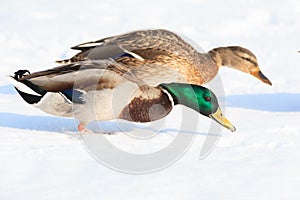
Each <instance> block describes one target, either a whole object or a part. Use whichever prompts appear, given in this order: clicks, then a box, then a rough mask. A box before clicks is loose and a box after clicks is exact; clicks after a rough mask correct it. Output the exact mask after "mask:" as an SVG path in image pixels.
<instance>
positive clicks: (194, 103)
mask: <svg viewBox="0 0 300 200" xmlns="http://www.w3.org/2000/svg"><path fill="white" fill-rule="evenodd" d="M159 86H160V87H162V88H163V89H164V90H165V91H167V92H168V93H169V94H170V95H171V96H172V98H173V101H174V104H175V105H177V104H181V105H185V106H187V107H189V108H192V109H193V110H195V111H197V112H199V113H201V114H202V115H204V116H207V117H210V118H212V119H213V120H215V121H216V122H218V123H219V124H221V125H222V126H224V127H226V128H228V129H230V130H231V131H235V127H234V126H233V125H232V124H231V123H230V122H229V121H228V120H227V119H226V118H225V117H224V115H223V114H222V112H221V109H220V107H219V103H218V99H217V97H216V95H215V94H214V93H213V92H212V91H211V90H209V89H207V88H205V87H202V86H199V85H192V84H183V83H169V84H160V85H159Z"/></svg>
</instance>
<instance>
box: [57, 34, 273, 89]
mask: <svg viewBox="0 0 300 200" xmlns="http://www.w3.org/2000/svg"><path fill="white" fill-rule="evenodd" d="M71 49H75V50H80V51H81V52H79V53H78V54H76V55H75V56H73V57H72V58H70V59H67V60H61V61H57V62H59V63H65V64H66V63H73V62H78V61H84V60H99V59H107V58H113V59H115V60H116V61H117V62H119V63H123V64H126V65H128V66H143V64H156V67H155V69H156V70H153V71H156V72H160V71H161V70H162V69H161V68H160V66H167V67H168V68H171V69H173V70H175V71H177V72H179V74H180V75H181V76H182V77H184V79H185V80H186V82H188V83H191V84H197V85H202V84H204V83H207V82H209V81H210V80H212V79H213V78H214V77H215V76H216V74H217V72H218V70H219V68H220V67H221V66H227V67H230V68H233V69H237V70H239V71H242V72H245V73H248V74H251V75H253V76H255V77H256V78H258V79H259V80H261V81H263V82H264V83H267V84H269V85H272V83H271V81H270V80H269V79H268V78H267V77H266V76H265V75H264V74H263V73H262V72H261V70H260V68H259V65H258V62H257V59H256V56H255V55H254V54H253V53H252V52H251V51H249V50H248V49H245V48H243V47H239V46H229V47H219V48H215V49H212V50H211V51H209V52H208V53H199V52H198V51H197V50H196V49H194V48H193V47H192V46H191V45H190V44H188V43H187V42H185V41H184V40H183V39H182V38H181V37H180V36H178V35H177V34H175V33H173V32H171V31H168V30H162V29H157V30H141V31H133V32H130V33H127V34H122V35H117V36H112V37H107V38H103V39H100V40H97V41H92V42H87V43H83V44H80V45H77V46H74V47H72V48H71ZM167 67H165V68H164V69H167ZM156 72H153V74H152V75H153V76H154V77H155V76H156ZM167 75H168V73H165V76H167ZM162 80H163V79H161V77H157V81H156V82H157V83H160V81H162ZM173 81H174V82H181V80H176V79H175V78H174V80H173Z"/></svg>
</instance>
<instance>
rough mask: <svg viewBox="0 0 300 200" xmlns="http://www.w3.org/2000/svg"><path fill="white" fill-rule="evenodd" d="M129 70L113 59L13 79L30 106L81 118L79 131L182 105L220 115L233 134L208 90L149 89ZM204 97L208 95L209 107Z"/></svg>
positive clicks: (155, 115) (156, 115) (157, 115)
mask: <svg viewBox="0 0 300 200" xmlns="http://www.w3.org/2000/svg"><path fill="white" fill-rule="evenodd" d="M124 69H125V70H124ZM126 69H127V68H126V67H125V68H124V66H123V65H121V64H120V63H116V62H115V61H111V60H98V61H83V62H78V63H73V64H68V65H63V66H60V67H56V68H52V69H49V70H45V71H41V72H36V73H32V74H27V75H25V74H23V72H24V71H23V72H22V71H21V73H20V71H19V72H16V73H15V76H14V77H10V80H11V81H12V83H13V85H14V86H15V88H16V90H17V91H18V92H19V94H20V95H21V97H22V98H23V99H24V100H25V101H26V102H27V103H30V104H32V105H34V106H35V107H37V108H39V109H41V110H42V111H44V112H47V113H50V114H52V115H56V116H62V117H74V118H76V119H78V120H79V121H80V124H79V126H78V129H79V130H82V129H84V127H85V126H86V125H87V124H88V123H89V122H91V121H106V120H113V119H124V120H127V121H133V122H150V121H155V120H158V119H161V118H163V117H165V116H166V115H168V113H170V112H171V110H172V108H173V107H174V106H175V105H178V104H181V105H185V106H188V107H190V108H192V109H194V110H195V111H197V112H199V113H201V114H203V115H205V116H208V117H210V116H211V115H213V114H214V113H216V114H215V115H217V116H218V117H219V118H220V119H218V120H216V121H218V122H219V123H221V124H222V125H224V123H225V122H226V123H225V124H227V125H226V126H225V125H224V126H225V127H227V128H229V129H230V130H232V131H233V130H235V128H234V127H233V125H232V124H230V123H229V121H228V120H226V119H225V118H224V117H222V114H221V113H220V109H219V106H218V102H217V100H216V96H215V95H214V94H213V93H212V92H211V91H209V90H208V89H207V88H204V87H202V86H196V85H190V84H181V83H166V84H160V85H158V86H155V87H154V86H149V85H147V84H146V83H145V82H144V81H142V80H141V79H139V78H138V77H136V76H135V75H134V74H132V73H128V71H126ZM182 91H185V92H182ZM193 94H195V95H193ZM203 95H206V96H209V97H207V98H208V101H209V102H208V103H209V104H207V102H206V100H204V99H203V98H204V96H203ZM182 97H183V98H182ZM212 99H213V101H212ZM200 102H201V103H200ZM207 107H209V108H208V109H207ZM213 119H214V120H215V118H213ZM228 124H229V125H228Z"/></svg>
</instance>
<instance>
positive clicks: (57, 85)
mask: <svg viewBox="0 0 300 200" xmlns="http://www.w3.org/2000/svg"><path fill="white" fill-rule="evenodd" d="M128 71H129V69H128V68H127V67H125V66H123V65H122V64H119V63H115V62H113V61H111V60H98V61H84V62H78V63H74V64H68V65H63V66H59V67H55V68H52V69H48V70H45V71H40V72H35V73H32V74H29V75H26V76H24V77H22V78H20V79H19V80H18V81H20V82H22V81H30V82H31V83H33V84H35V85H37V86H39V87H41V88H43V89H44V90H46V91H48V92H61V91H64V90H69V89H78V90H82V91H91V90H102V89H104V88H114V87H116V86H117V85H119V84H121V83H122V82H124V81H131V82H135V83H137V84H139V85H140V84H141V85H142V83H141V82H142V81H141V80H139V79H138V78H136V77H135V76H134V75H133V74H131V73H128Z"/></svg>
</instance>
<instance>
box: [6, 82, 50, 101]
mask: <svg viewBox="0 0 300 200" xmlns="http://www.w3.org/2000/svg"><path fill="white" fill-rule="evenodd" d="M7 78H8V80H9V81H10V82H11V83H12V84H13V86H14V87H15V89H16V90H17V92H18V93H19V94H20V96H21V97H22V98H23V99H24V101H26V102H27V103H29V104H34V103H38V102H39V101H40V100H41V99H42V98H43V96H44V95H45V94H46V93H47V91H45V90H43V89H42V88H40V87H39V86H37V85H34V84H33V83H31V82H30V81H29V80H23V81H22V82H20V81H18V80H17V79H16V78H14V77H12V76H8V77H7Z"/></svg>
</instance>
